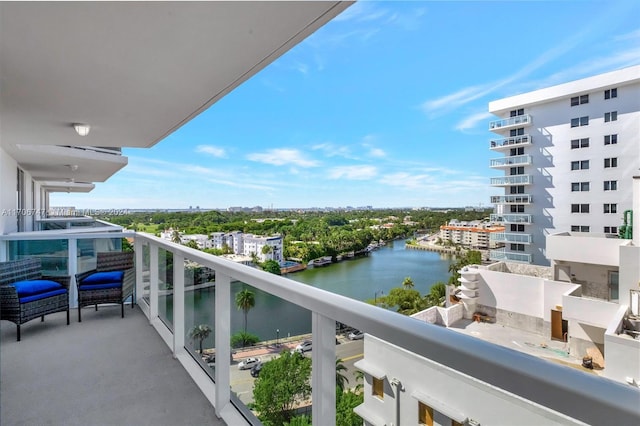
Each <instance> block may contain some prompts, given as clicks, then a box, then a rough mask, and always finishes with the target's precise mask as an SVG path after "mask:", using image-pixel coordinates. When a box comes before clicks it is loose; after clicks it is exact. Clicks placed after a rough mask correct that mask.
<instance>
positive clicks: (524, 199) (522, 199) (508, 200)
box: [491, 194, 531, 204]
mask: <svg viewBox="0 0 640 426" xmlns="http://www.w3.org/2000/svg"><path fill="white" fill-rule="evenodd" d="M491 203H492V204H530V203H531V195H529V194H510V195H493V196H491Z"/></svg>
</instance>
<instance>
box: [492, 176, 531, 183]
mask: <svg viewBox="0 0 640 426" xmlns="http://www.w3.org/2000/svg"><path fill="white" fill-rule="evenodd" d="M532 181H533V179H532V176H531V175H511V176H500V177H493V178H491V185H493V186H510V185H529V184H531V183H532Z"/></svg>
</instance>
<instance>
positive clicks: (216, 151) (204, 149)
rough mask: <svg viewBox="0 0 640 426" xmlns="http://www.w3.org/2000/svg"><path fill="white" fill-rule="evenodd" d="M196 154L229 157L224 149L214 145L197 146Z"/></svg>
mask: <svg viewBox="0 0 640 426" xmlns="http://www.w3.org/2000/svg"><path fill="white" fill-rule="evenodd" d="M196 152H201V153H204V154H209V155H212V156H214V157H217V158H226V157H227V153H226V152H225V150H224V148H220V147H217V146H213V145H198V146H196Z"/></svg>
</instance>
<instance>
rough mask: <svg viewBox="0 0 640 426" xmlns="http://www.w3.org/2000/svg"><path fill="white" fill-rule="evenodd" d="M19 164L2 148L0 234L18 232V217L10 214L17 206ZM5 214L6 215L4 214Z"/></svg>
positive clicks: (0, 164)
mask: <svg viewBox="0 0 640 426" xmlns="http://www.w3.org/2000/svg"><path fill="white" fill-rule="evenodd" d="M17 168H18V163H16V161H15V160H14V159H13V158H12V157H10V156H9V154H7V152H6V151H4V150H3V149H2V148H0V182H1V183H2V184H0V234H8V233H10V232H16V231H17V230H18V225H17V223H16V217H15V216H14V215H11V214H8V213H7V212H8V211H11V210H14V209H15V208H16V207H17V206H16V185H17V183H16V181H17V177H16V170H17ZM3 213H4V214H3Z"/></svg>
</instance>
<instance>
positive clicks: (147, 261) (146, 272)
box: [136, 242, 151, 304]
mask: <svg viewBox="0 0 640 426" xmlns="http://www.w3.org/2000/svg"><path fill="white" fill-rule="evenodd" d="M136 267H138V268H142V282H143V285H142V288H143V292H142V298H143V299H144V300H145V301H146V302H147V304H151V301H150V298H149V294H150V288H151V284H150V280H151V273H150V271H151V256H150V254H149V243H146V242H145V243H142V265H136Z"/></svg>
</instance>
